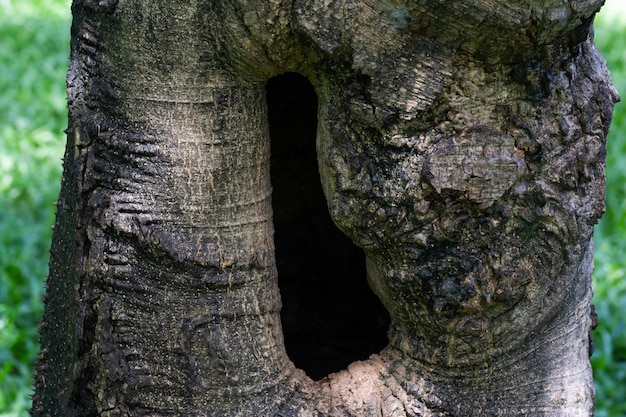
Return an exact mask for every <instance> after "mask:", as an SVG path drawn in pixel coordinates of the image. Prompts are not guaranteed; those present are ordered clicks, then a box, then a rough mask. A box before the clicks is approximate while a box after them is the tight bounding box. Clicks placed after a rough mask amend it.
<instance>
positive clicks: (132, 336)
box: [33, 0, 617, 417]
mask: <svg viewBox="0 0 626 417" xmlns="http://www.w3.org/2000/svg"><path fill="white" fill-rule="evenodd" d="M601 3H602V2H601V1H597V0H596V1H567V2H566V1H560V0H559V1H557V0H555V1H551V2H548V4H546V2H539V1H535V0H524V1H518V2H501V1H493V0H489V1H488V0H468V1H464V2H449V1H431V2H402V1H393V2H387V1H374V0H362V1H349V0H345V1H330V2H328V1H315V0H311V1H304V0H296V1H294V2H291V1H289V2H287V1H281V0H275V1H252V0H250V1H230V2H205V1H198V0H195V1H194V0H192V1H188V2H182V3H181V2H178V1H168V0H162V1H158V2H147V1H143V0H121V1H119V2H118V1H114V0H112V1H100V2H96V1H93V0H75V2H74V5H73V12H74V23H73V28H72V56H71V64H70V69H69V72H68V97H69V107H70V126H69V129H68V146H67V151H66V155H65V172H64V182H63V188H62V191H61V196H60V205H59V214H58V216H57V225H56V231H55V238H54V242H53V247H52V259H51V267H50V278H49V282H48V300H47V302H46V313H45V316H44V324H43V326H42V348H43V349H42V355H41V358H40V366H39V369H38V372H37V377H36V386H37V388H36V394H35V397H34V406H33V415H36V416H44V415H48V414H49V415H62V416H79V415H80V416H91V415H94V416H95V415H98V416H116V415H128V416H141V415H150V416H166V415H187V416H209V415H210V416H240V415H241V416H248V415H262V416H302V417H304V416H319V415H324V416H487V415H493V416H515V415H536V416H540V415H541V416H588V415H591V414H592V408H593V385H592V380H591V370H590V367H589V361H588V340H587V338H588V329H589V326H590V307H589V302H590V297H591V270H592V251H593V249H592V240H591V236H592V232H593V225H594V223H595V222H596V221H597V219H598V218H599V217H600V215H601V214H602V212H603V190H604V174H603V166H604V149H605V147H604V140H605V137H606V132H607V130H608V125H609V121H610V115H611V111H612V106H613V103H614V101H615V100H616V99H617V95H616V93H615V91H614V90H613V88H612V87H611V86H610V82H609V77H608V73H607V70H606V68H605V65H604V61H603V60H602V58H601V56H600V55H599V53H598V52H597V51H596V49H595V48H594V46H593V42H592V29H591V24H592V20H593V15H594V13H595V12H596V11H597V10H598V8H599V7H600V5H601ZM286 71H291V72H298V73H300V74H303V75H305V76H306V77H308V78H309V79H310V80H311V82H312V83H313V85H314V86H315V88H316V91H317V94H318V97H319V110H318V120H319V122H318V139H317V152H318V162H319V168H320V174H321V180H322V184H323V187H324V192H325V195H326V198H327V201H328V207H329V211H330V213H331V216H332V217H333V219H334V221H335V223H336V224H337V225H338V226H339V227H340V228H341V230H342V231H343V232H344V233H345V234H346V235H347V236H348V237H350V238H351V239H352V240H353V241H354V242H355V243H356V244H357V245H358V246H360V247H361V248H363V250H364V251H365V253H366V256H367V280H368V282H369V284H370V286H371V288H372V289H373V291H374V292H375V293H376V294H377V295H378V297H380V299H381V300H382V302H383V304H384V305H385V307H386V308H387V310H388V311H389V314H390V317H391V326H390V329H389V346H388V347H387V348H385V349H384V350H383V351H382V352H380V353H379V354H376V355H373V356H372V357H371V358H370V359H368V360H366V361H361V362H356V363H353V364H352V365H350V366H349V367H348V369H346V370H344V371H341V372H339V373H336V374H332V375H330V376H329V377H328V378H325V379H323V380H322V381H312V380H311V379H310V378H308V377H307V376H306V375H305V374H304V372H302V371H300V370H298V369H296V368H295V367H294V365H293V364H292V363H291V362H290V360H289V358H288V356H287V354H286V352H285V349H284V344H283V339H282V331H281V321H280V315H279V312H280V305H281V301H280V294H279V291H278V286H277V270H276V266H275V259H274V243H273V225H272V206H271V183H270V171H269V156H270V147H269V146H270V145H269V143H270V141H269V129H268V123H267V108H266V104H265V83H266V82H267V80H268V79H269V78H270V77H272V76H274V75H276V74H280V73H282V72H286ZM363 279H365V277H363Z"/></svg>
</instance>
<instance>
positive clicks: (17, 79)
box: [0, 0, 626, 417]
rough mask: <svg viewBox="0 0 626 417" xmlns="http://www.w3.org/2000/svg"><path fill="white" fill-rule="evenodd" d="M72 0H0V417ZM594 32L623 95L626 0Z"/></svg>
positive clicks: (17, 381)
mask: <svg viewBox="0 0 626 417" xmlns="http://www.w3.org/2000/svg"><path fill="white" fill-rule="evenodd" d="M70 24H71V17H70V0H0V417H8V416H11V417H14V416H15V417H17V416H19V417H21V416H27V415H28V414H27V411H26V410H27V409H28V407H29V406H30V395H31V392H32V381H31V373H32V367H33V360H34V358H35V357H36V355H37V352H38V349H39V347H38V344H37V325H38V321H39V319H40V316H41V314H42V311H43V306H42V302H41V297H42V294H43V292H44V279H45V276H46V273H47V268H48V265H47V263H48V248H49V245H50V239H51V230H50V225H52V224H53V221H54V207H53V205H52V203H53V202H54V201H55V200H56V198H57V194H58V191H59V185H60V178H61V156H62V154H63V148H64V141H65V138H64V135H63V133H62V131H63V129H65V127H66V123H67V110H66V104H65V71H66V67H67V63H68V56H69V32H70ZM596 42H597V45H598V47H599V48H600V50H601V51H602V52H603V53H604V55H605V57H606V59H607V61H608V66H609V69H610V70H611V74H612V77H613V82H614V83H615V86H616V87H617V89H618V91H619V92H620V94H622V95H623V96H624V97H625V99H626V1H625V0H608V1H607V2H606V5H605V7H604V9H603V10H602V12H601V13H600V15H599V16H598V18H597V19H596ZM625 135H626V105H625V104H623V103H620V104H618V105H617V106H616V108H615V114H614V118H613V125H612V127H611V133H610V135H609V145H608V148H609V149H608V156H607V179H608V189H607V213H606V215H605V216H604V218H603V219H602V221H601V222H600V224H599V226H598V227H597V228H596V235H595V240H596V256H595V261H596V270H595V273H594V283H595V301H594V302H595V304H596V307H597V311H598V316H599V318H600V324H599V326H598V328H597V329H596V331H595V332H594V341H595V346H596V350H595V353H594V355H593V357H592V364H593V368H594V375H595V381H596V392H597V394H596V396H597V404H598V405H597V410H596V416H598V417H609V416H610V417H616V416H617V417H625V416H626V327H625V325H624V316H625V315H626V279H624V278H625V277H624V276H625V275H626V240H625V239H624V237H626V198H625V194H626V136H625Z"/></svg>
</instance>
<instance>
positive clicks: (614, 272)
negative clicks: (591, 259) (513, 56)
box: [591, 0, 626, 417]
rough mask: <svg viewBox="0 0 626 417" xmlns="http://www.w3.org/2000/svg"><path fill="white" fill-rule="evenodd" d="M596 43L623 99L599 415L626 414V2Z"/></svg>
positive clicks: (607, 238) (612, 174)
mask: <svg viewBox="0 0 626 417" xmlns="http://www.w3.org/2000/svg"><path fill="white" fill-rule="evenodd" d="M596 44H597V46H598V48H599V49H600V51H601V52H602V53H603V55H604V56H605V58H606V60H607V63H608V66H609V70H610V71H611V76H612V78H613V83H614V84H615V87H616V88H617V91H619V93H620V94H621V96H622V99H623V100H624V101H623V102H621V103H618V104H617V105H616V106H615V111H614V113H613V122H612V124H611V131H610V133H609V137H608V145H607V169H606V176H607V183H608V187H607V190H606V204H607V211H606V214H605V215H604V217H603V218H602V219H601V221H600V224H599V225H598V227H596V231H595V242H596V253H595V266H596V269H595V272H594V286H595V296H594V303H595V305H596V309H597V312H598V318H599V324H598V328H597V329H596V331H595V332H593V334H592V337H593V340H594V344H595V353H594V354H593V356H592V358H591V364H592V366H593V370H594V380H595V385H596V401H597V405H598V406H597V409H596V414H595V415H596V417H624V416H626V325H625V323H624V320H625V316H626V2H624V0H609V1H607V4H606V5H605V8H604V9H603V10H602V11H601V12H600V14H599V16H598V18H597V19H596Z"/></svg>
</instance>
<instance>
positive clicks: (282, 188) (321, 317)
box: [267, 73, 389, 380]
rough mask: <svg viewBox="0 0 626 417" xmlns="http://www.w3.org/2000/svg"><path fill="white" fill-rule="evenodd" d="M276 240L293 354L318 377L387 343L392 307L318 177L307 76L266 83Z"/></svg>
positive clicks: (314, 120) (314, 121)
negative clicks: (334, 215)
mask: <svg viewBox="0 0 626 417" xmlns="http://www.w3.org/2000/svg"><path fill="white" fill-rule="evenodd" d="M267 104H268V113H269V125H270V135H271V142H272V157H271V180H272V186H273V189H274V191H273V195H272V204H273V210H274V231H275V234H274V242H275V245H276V264H277V268H278V285H279V287H280V292H281V297H282V301H283V308H282V312H281V319H282V325H283V332H284V337H285V346H286V349H287V354H288V355H289V358H290V359H291V360H292V361H293V362H294V364H295V365H296V366H297V367H298V368H300V369H303V370H304V371H305V372H306V373H307V374H308V375H309V376H310V377H311V378H313V379H316V380H317V379H321V378H323V377H325V376H326V375H328V374H329V373H332V372H337V371H339V370H341V369H345V368H346V367H347V366H348V365H349V364H350V363H351V362H353V361H356V360H362V359H366V358H368V357H369V356H370V355H371V354H372V353H376V352H379V351H380V350H381V349H382V348H383V347H385V346H386V345H387V335H386V333H387V328H388V326H389V315H388V313H387V311H386V310H385V308H384V307H383V306H382V304H381V302H380V301H379V300H378V298H377V297H376V296H375V295H374V294H373V293H372V291H371V290H370V288H369V287H368V285H367V282H366V278H365V255H364V254H363V251H362V250H361V249H360V248H358V247H356V246H355V245H354V244H353V243H352V242H351V241H350V239H348V238H347V237H346V236H345V235H344V234H343V233H342V232H341V231H339V229H338V228H337V227H336V226H335V225H334V223H333V222H332V220H331V218H330V215H329V213H328V208H327V206H326V200H325V197H324V193H323V191H322V186H321V183H320V178H319V172H318V166H317V156H316V150H315V136H316V127H317V95H316V94H315V91H314V89H313V86H312V85H311V83H310V82H309V81H308V80H307V79H306V78H305V77H303V76H301V75H298V74H294V73H286V74H282V75H279V76H276V77H274V78H272V79H270V80H269V81H268V83H267Z"/></svg>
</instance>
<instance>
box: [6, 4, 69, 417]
mask: <svg viewBox="0 0 626 417" xmlns="http://www.w3.org/2000/svg"><path fill="white" fill-rule="evenodd" d="M68 11H69V2H68V0H53V1H50V0H43V1H24V0H22V1H20V0H9V1H7V0H0V416H3V417H4V416H7V417H8V416H11V417H12V416H26V415H27V413H26V410H27V408H28V407H30V395H31V385H32V383H31V373H32V362H33V360H34V358H35V356H36V354H37V352H38V350H39V346H38V343H37V340H38V336H37V324H38V321H39V318H40V316H41V314H42V302H41V296H42V293H43V291H44V286H43V280H44V278H45V276H46V273H47V264H48V247H49V245H50V238H51V231H50V225H52V223H53V220H54V207H53V206H52V202H53V201H55V200H56V198H57V195H58V191H59V186H60V176H61V165H60V164H61V160H60V158H61V156H62V152H63V147H64V144H63V141H64V138H63V136H64V135H63V133H62V131H63V129H64V128H65V126H66V125H67V110H66V104H65V81H64V80H65V71H66V67H67V62H68V56H69V25H70V20H69V13H68Z"/></svg>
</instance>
